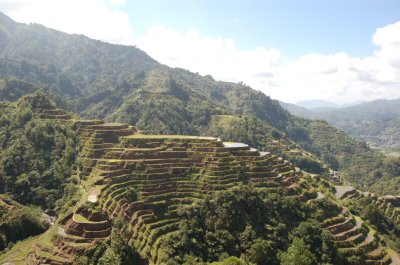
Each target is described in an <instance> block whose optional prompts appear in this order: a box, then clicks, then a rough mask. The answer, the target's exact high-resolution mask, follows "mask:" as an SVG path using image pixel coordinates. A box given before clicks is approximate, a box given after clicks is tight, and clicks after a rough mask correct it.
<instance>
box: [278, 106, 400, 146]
mask: <svg viewBox="0 0 400 265" xmlns="http://www.w3.org/2000/svg"><path fill="white" fill-rule="evenodd" d="M282 106H283V107H284V108H286V109H287V110H288V111H289V112H291V113H293V114H294V115H297V116H300V117H304V118H309V119H324V120H326V121H328V122H329V123H330V124H332V125H334V126H335V127H337V128H339V129H340V130H343V131H345V132H346V133H347V134H349V135H351V136H353V137H354V138H356V139H360V140H363V141H366V142H368V143H369V144H371V145H373V146H374V147H377V148H379V149H382V150H385V151H390V150H392V151H396V150H398V149H399V148H400V146H399V142H400V134H399V131H400V130H399V129H400V118H399V117H400V100H398V99H396V100H384V99H379V100H374V101H371V102H366V103H362V104H358V105H355V106H349V107H345V108H340V109H331V110H326V111H317V110H312V112H304V111H303V112H302V111H299V109H295V108H290V107H288V106H287V105H282Z"/></svg>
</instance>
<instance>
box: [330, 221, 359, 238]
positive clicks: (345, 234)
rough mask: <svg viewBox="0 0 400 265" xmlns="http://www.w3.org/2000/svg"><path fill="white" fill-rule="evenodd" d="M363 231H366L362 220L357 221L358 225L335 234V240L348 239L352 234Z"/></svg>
mask: <svg viewBox="0 0 400 265" xmlns="http://www.w3.org/2000/svg"><path fill="white" fill-rule="evenodd" d="M363 231H364V229H363V228H362V222H356V225H355V226H354V227H352V228H351V229H350V230H347V231H344V232H342V233H338V234H335V235H334V240H336V241H342V240H346V239H348V238H349V237H351V236H354V235H357V234H359V233H362V232H363Z"/></svg>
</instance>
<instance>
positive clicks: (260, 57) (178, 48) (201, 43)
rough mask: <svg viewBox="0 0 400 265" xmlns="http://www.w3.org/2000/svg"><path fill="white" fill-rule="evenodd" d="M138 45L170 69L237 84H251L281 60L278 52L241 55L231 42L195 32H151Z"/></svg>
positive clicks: (158, 29)
mask: <svg viewBox="0 0 400 265" xmlns="http://www.w3.org/2000/svg"><path fill="white" fill-rule="evenodd" d="M137 45H138V47H139V48H141V49H143V50H144V51H146V52H147V53H149V54H150V55H151V56H152V57H153V58H155V59H157V60H159V61H160V62H162V63H164V64H167V65H169V66H172V67H181V68H186V69H189V70H191V71H194V72H199V73H200V74H203V75H205V74H212V75H213V76H214V77H216V78H218V79H221V80H230V81H234V82H239V81H242V82H247V80H252V79H253V78H255V77H257V76H258V75H260V73H268V72H269V70H270V69H273V67H274V66H275V65H276V63H277V62H278V61H279V58H280V54H279V51H278V50H276V49H266V48H264V47H260V48H257V49H254V50H246V51H240V50H238V49H237V48H235V46H234V42H233V40H232V39H229V38H215V39H212V38H209V37H207V36H202V35H201V34H200V33H199V32H197V31H195V30H188V31H186V32H179V31H177V30H174V29H171V28H167V27H164V26H154V27H152V28H150V29H149V30H148V31H147V33H146V34H145V35H144V36H142V37H140V38H139V39H138V40H137Z"/></svg>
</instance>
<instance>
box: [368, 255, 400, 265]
mask: <svg viewBox="0 0 400 265" xmlns="http://www.w3.org/2000/svg"><path fill="white" fill-rule="evenodd" d="M365 264H367V265H389V264H394V265H396V264H397V263H396V264H395V263H392V259H391V257H390V255H389V254H386V255H385V256H384V257H383V258H382V259H379V260H371V259H367V260H365Z"/></svg>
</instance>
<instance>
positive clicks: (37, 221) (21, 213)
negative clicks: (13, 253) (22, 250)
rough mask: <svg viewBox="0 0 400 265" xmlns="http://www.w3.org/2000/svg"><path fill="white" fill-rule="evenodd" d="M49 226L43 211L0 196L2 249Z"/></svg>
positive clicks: (0, 241) (0, 240) (0, 248)
mask: <svg viewBox="0 0 400 265" xmlns="http://www.w3.org/2000/svg"><path fill="white" fill-rule="evenodd" d="M48 227H49V222H48V221H47V220H46V219H45V218H44V216H43V212H42V211H41V210H40V209H39V208H38V207H34V206H30V207H26V206H22V205H20V204H18V203H15V202H12V201H11V200H10V199H5V198H2V197H0V251H1V250H3V249H5V248H7V247H10V246H11V243H14V242H16V241H18V240H22V239H25V238H27V237H30V236H33V235H37V234H40V233H43V232H44V231H45V230H46V229H47V228H48Z"/></svg>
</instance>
